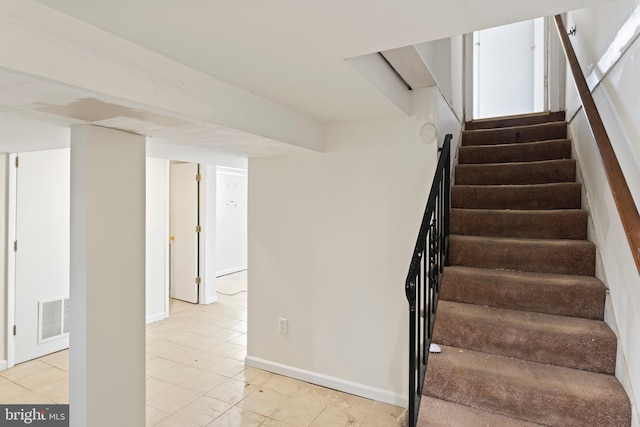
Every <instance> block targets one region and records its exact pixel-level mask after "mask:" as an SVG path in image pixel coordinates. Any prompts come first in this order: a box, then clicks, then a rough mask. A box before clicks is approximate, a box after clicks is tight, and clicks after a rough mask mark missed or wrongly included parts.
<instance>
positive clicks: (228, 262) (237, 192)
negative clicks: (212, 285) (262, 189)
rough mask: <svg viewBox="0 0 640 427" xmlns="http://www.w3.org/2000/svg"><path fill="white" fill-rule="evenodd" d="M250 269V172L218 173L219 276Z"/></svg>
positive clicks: (220, 170) (228, 170)
mask: <svg viewBox="0 0 640 427" xmlns="http://www.w3.org/2000/svg"><path fill="white" fill-rule="evenodd" d="M246 268H247V170H246V169H237V168H225V167H221V166H218V167H217V170H216V276H222V275H225V274H230V273H235V272H237V271H242V270H246Z"/></svg>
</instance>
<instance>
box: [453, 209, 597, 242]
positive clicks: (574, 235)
mask: <svg viewBox="0 0 640 427" xmlns="http://www.w3.org/2000/svg"><path fill="white" fill-rule="evenodd" d="M450 218H451V219H450V231H451V234H461V235H472V236H487V237H519V238H530V239H575V240H580V239H583V240H584V239H586V238H587V219H588V214H587V212H586V211H584V210H580V209H570V210H562V211H552V210H549V211H513V210H512V211H502V210H483V209H452V210H451V217H450Z"/></svg>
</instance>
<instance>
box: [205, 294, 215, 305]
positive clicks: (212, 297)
mask: <svg viewBox="0 0 640 427" xmlns="http://www.w3.org/2000/svg"><path fill="white" fill-rule="evenodd" d="M214 302H218V295H213V296H210V297H209V298H207V299H205V300H204V303H203V304H213V303H214Z"/></svg>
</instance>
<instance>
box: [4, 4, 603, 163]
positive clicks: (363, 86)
mask: <svg viewBox="0 0 640 427" xmlns="http://www.w3.org/2000/svg"><path fill="white" fill-rule="evenodd" d="M2 1H3V0H2ZM25 1H28V0H25ZM36 1H37V2H38V3H41V4H42V5H46V6H48V7H50V8H53V9H55V10H57V11H59V12H61V13H63V14H66V15H69V16H72V17H74V18H76V19H78V20H81V21H83V22H86V23H88V24H90V25H93V26H95V27H98V28H100V29H103V30H105V31H107V32H109V33H111V34H113V35H114V36H117V37H119V38H122V39H125V40H128V41H130V42H133V43H134V44H137V45H139V46H141V47H144V48H146V49H149V50H151V51H154V52H156V53H159V54H161V55H164V56H166V57H167V58H170V59H172V60H174V61H177V62H178V63H181V64H183V65H185V66H187V67H189V68H191V69H193V70H197V71H199V72H202V73H205V74H206V75H208V76H211V77H213V78H215V79H217V80H220V81H223V82H226V83H228V84H230V85H232V86H234V87H236V88H239V89H241V90H243V91H245V92H248V93H251V94H254V95H257V96H259V97H261V98H264V99H266V100H268V101H270V102H272V103H275V104H278V105H281V106H283V107H285V108H287V109H288V110H291V111H294V112H297V113H300V114H302V115H304V116H306V117H309V118H311V119H313V120H316V121H318V122H321V123H326V122H331V121H343V120H359V119H371V118H380V117H392V116H399V115H401V114H402V113H401V111H400V110H399V109H398V108H397V107H396V106H395V105H394V104H393V102H390V101H389V100H388V99H387V98H386V97H385V96H383V95H382V94H381V93H380V92H378V90H377V89H376V88H375V87H374V86H373V85H372V84H370V83H369V82H368V81H367V80H366V79H365V78H363V77H362V75H360V74H359V73H358V72H357V71H356V70H355V69H354V68H352V67H351V66H350V65H349V63H348V62H347V61H346V59H348V58H351V57H355V56H360V55H364V54H369V53H373V52H378V51H383V50H389V49H394V48H398V47H403V46H409V45H414V44H418V43H422V42H426V41H430V40H435V39H439V38H443V37H448V36H451V35H456V34H463V33H467V32H471V31H473V30H477V29H481V28H487V27H492V26H496V25H499V24H505V23H510V22H515V21H520V20H524V19H529V18H535V17H538V16H544V15H551V14H555V13H559V12H563V11H566V10H571V9H576V8H580V7H586V6H588V5H591V4H595V3H601V2H602V1H601V0H537V1H535V2H514V1H513V0H485V1H482V2H479V1H477V0H393V1H391V0H323V1H312V0H297V1H294V0H269V1H265V0H180V1H176V0H109V1H104V0H36ZM33 4H36V3H33ZM84 42H86V43H88V44H89V43H91V40H86V41H84ZM104 72H105V73H108V72H109V70H104ZM10 74H11V73H8V74H7V73H4V72H3V73H0V131H1V130H2V128H3V127H7V129H14V130H16V129H18V128H19V127H20V126H21V125H22V124H24V123H25V120H26V121H27V122H29V121H30V123H35V122H36V121H44V124H40V125H38V126H31V127H30V131H31V134H30V136H31V137H35V136H34V135H35V134H44V133H45V132H46V131H47V129H50V128H56V127H57V128H60V127H65V126H69V125H70V124H74V123H78V122H90V123H95V124H99V125H103V126H110V127H116V128H121V129H125V130H131V131H135V132H140V133H143V134H145V135H150V136H153V137H154V138H155V141H156V143H157V145H158V147H162V149H166V150H170V147H171V146H177V147H182V149H187V148H185V147H191V148H193V149H200V150H218V149H219V150H224V151H230V152H238V153H243V154H246V155H269V154H273V153H276V154H278V153H283V152H290V151H288V147H289V145H288V144H283V143H279V142H277V141H274V140H265V138H260V137H256V136H254V135H250V134H248V133H246V132H238V131H234V130H233V129H228V128H222V127H220V126H213V125H211V124H206V125H205V124H202V123H184V124H180V125H176V124H175V123H173V124H172V125H170V126H162V125H161V124H158V123H157V120H156V119H157V117H155V118H152V119H153V120H151V122H150V121H149V120H148V119H149V117H148V116H144V112H141V111H140V110H138V109H136V106H133V109H131V107H132V106H124V107H123V108H125V109H127V108H129V113H127V114H124V115H112V117H98V119H99V120H94V119H96V118H95V117H90V118H88V119H86V120H80V121H78V117H77V114H68V116H70V117H71V118H70V117H67V118H66V120H65V113H64V112H61V111H60V110H59V109H57V110H56V109H55V108H54V109H53V110H51V109H47V108H43V105H42V104H43V103H44V104H46V103H47V102H46V97H47V96H49V94H50V93H52V92H58V93H57V94H56V96H57V99H60V97H61V96H62V97H63V98H64V97H68V98H69V101H70V102H69V103H70V104H72V103H73V102H75V101H77V100H78V99H85V98H91V99H97V100H99V101H100V102H103V103H107V104H109V102H111V101H112V100H110V99H106V98H105V96H104V95H105V94H95V93H80V92H82V91H81V90H79V89H74V88H73V86H72V85H70V84H69V82H67V83H66V84H65V85H60V86H56V82H47V85H48V86H47V88H46V89H42V90H35V89H39V88H38V85H39V84H42V83H41V82H40V83H38V81H36V80H32V79H29V78H27V77H24V76H20V75H14V76H11V75H10ZM21 78H22V79H24V81H20V79H21ZM5 79H6V80H5ZM12 79H13V80H12ZM16 79H17V80H16ZM21 85H26V86H28V87H30V88H31V89H34V90H29V91H28V92H29V97H28V98H27V99H26V100H25V98H24V97H23V95H24V93H22V94H21V93H20V91H19V90H16V89H15V88H17V87H20V86H21ZM85 92H86V91H85ZM61 94H62V95H61ZM101 95H102V97H101ZM106 95H108V94H106ZM107 97H108V96H107ZM26 101H28V102H26ZM56 104H58V105H59V102H58V103H56ZM92 105H93V104H92ZM82 106H85V104H82ZM102 107H105V105H102ZM107 107H108V108H109V109H112V108H111V106H110V105H107ZM80 110H82V109H80ZM152 114H153V113H152ZM143 116H144V117H143ZM25 117H26V118H25ZM165 118H167V117H165ZM168 119H171V118H168ZM149 123H155V124H156V125H155V126H151V127H149ZM15 132H16V135H15V138H14V139H17V138H18V136H17V130H16V131H15ZM66 132H67V133H68V131H66ZM1 134H2V132H0V150H4V151H6V150H7V148H6V146H5V145H3V143H4V142H6V139H7V138H6V136H2V135H1ZM57 135H58V137H59V138H63V137H64V135H65V131H62V130H60V129H59V131H58V132H57ZM221 135H222V136H221ZM256 138H257V139H256ZM230 141H232V142H230ZM23 147H24V146H23ZM198 147H199V148H198ZM295 148H296V147H294V149H295ZM188 150H189V149H187V151H188Z"/></svg>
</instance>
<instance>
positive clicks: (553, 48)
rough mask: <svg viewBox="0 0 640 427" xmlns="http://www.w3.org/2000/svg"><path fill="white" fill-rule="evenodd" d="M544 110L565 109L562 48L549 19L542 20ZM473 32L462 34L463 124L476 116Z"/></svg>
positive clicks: (564, 65) (564, 63)
mask: <svg viewBox="0 0 640 427" xmlns="http://www.w3.org/2000/svg"><path fill="white" fill-rule="evenodd" d="M542 31H543V33H544V50H543V57H544V73H545V75H544V111H562V110H563V109H564V108H565V105H564V104H565V92H564V91H565V87H566V84H565V67H566V62H565V59H564V53H563V51H562V46H561V45H560V41H559V40H558V36H557V35H556V34H555V29H554V27H553V26H552V25H551V21H550V17H545V18H544V26H543V28H542ZM474 51H475V46H474V33H467V34H465V35H464V52H465V69H464V87H465V94H464V97H465V102H464V105H465V121H471V120H473V117H474V114H475V107H476V105H475V96H474V94H475V91H476V88H475V85H476V83H475V78H474V77H475V76H474Z"/></svg>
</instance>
